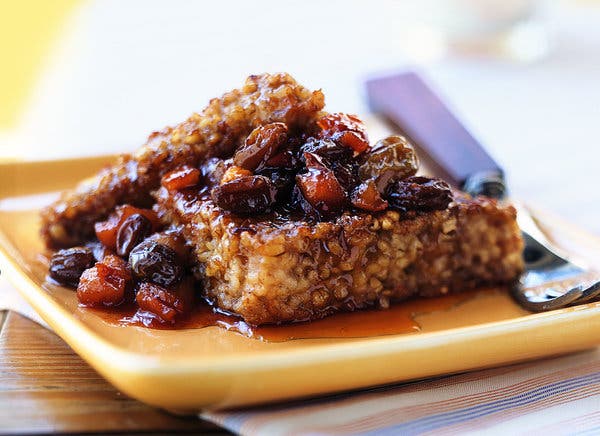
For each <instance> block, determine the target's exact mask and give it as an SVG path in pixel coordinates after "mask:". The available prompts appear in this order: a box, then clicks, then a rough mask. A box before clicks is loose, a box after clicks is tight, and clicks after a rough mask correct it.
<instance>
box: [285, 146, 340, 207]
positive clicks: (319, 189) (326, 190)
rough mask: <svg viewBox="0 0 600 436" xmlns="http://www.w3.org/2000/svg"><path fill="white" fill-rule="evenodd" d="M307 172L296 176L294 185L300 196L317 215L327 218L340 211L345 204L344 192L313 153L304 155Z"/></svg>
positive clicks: (333, 176) (329, 171) (330, 171)
mask: <svg viewBox="0 0 600 436" xmlns="http://www.w3.org/2000/svg"><path fill="white" fill-rule="evenodd" d="M304 157H305V159H306V167H307V168H308V172H307V173H304V174H298V175H297V176H296V183H297V184H298V187H299V188H300V191H301V192H302V195H303V196H304V198H305V199H306V201H308V202H309V203H310V204H311V206H312V207H313V208H315V209H316V210H317V211H318V212H319V213H321V214H323V215H325V216H328V215H332V214H335V213H337V212H339V211H340V210H342V209H343V208H344V206H345V205H346V203H347V198H346V192H345V191H344V189H343V188H342V186H341V185H340V182H339V181H338V180H337V178H336V177H335V174H334V173H333V171H332V170H330V169H329V168H327V167H326V166H325V165H323V162H322V161H321V160H320V158H319V157H318V156H317V155H316V154H313V153H308V152H307V153H304Z"/></svg>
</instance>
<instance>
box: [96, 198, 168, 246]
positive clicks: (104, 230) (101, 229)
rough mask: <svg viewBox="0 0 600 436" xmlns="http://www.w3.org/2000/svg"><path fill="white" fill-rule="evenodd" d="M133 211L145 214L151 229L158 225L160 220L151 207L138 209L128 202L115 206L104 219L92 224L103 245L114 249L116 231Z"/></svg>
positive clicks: (156, 227) (155, 228) (154, 229)
mask: <svg viewBox="0 0 600 436" xmlns="http://www.w3.org/2000/svg"><path fill="white" fill-rule="evenodd" d="M134 213H138V214H140V215H143V216H145V217H146V218H148V220H150V222H151V223H152V231H156V230H157V229H158V228H159V227H160V221H159V219H158V216H157V215H156V212H154V211H153V210H151V209H139V208H137V207H134V206H131V205H129V204H124V205H121V206H117V207H116V208H115V211H114V212H113V213H112V214H110V216H109V217H108V219H107V220H106V221H99V222H97V223H96V224H94V230H95V231H96V237H97V238H98V240H99V241H100V242H102V244H104V246H105V247H107V248H109V249H111V250H113V251H114V250H116V248H117V233H118V231H119V229H120V228H121V225H122V224H123V222H124V221H125V220H126V219H127V217H129V216H130V215H133V214H134Z"/></svg>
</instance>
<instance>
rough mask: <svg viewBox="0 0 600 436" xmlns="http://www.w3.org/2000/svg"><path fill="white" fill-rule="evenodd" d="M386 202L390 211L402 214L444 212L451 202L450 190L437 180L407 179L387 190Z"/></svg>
mask: <svg viewBox="0 0 600 436" xmlns="http://www.w3.org/2000/svg"><path fill="white" fill-rule="evenodd" d="M387 201H388V203H389V205H390V208H391V209H396V210H399V211H402V212H407V211H409V210H415V211H431V210H444V209H446V208H447V207H448V205H449V204H450V202H452V190H451V189H450V186H448V184H447V183H446V182H444V181H442V180H439V179H430V178H428V177H409V178H408V179H405V180H398V181H397V182H395V183H393V184H392V185H391V186H390V187H389V188H388V194H387Z"/></svg>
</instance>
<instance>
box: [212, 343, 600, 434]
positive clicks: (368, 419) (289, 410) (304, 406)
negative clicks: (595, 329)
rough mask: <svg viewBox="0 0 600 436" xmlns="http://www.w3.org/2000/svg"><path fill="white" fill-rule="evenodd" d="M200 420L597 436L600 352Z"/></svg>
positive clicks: (324, 430)
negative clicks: (587, 435)
mask: <svg viewBox="0 0 600 436" xmlns="http://www.w3.org/2000/svg"><path fill="white" fill-rule="evenodd" d="M201 417H202V418H204V419H207V420H210V421H212V422H214V423H216V424H218V425H220V426H222V427H225V428H227V429H229V430H231V431H233V432H235V433H240V434H243V435H265V434H268V435H329V434H381V435H387V434H390V435H397V434H401V435H404V434H407V435H411V434H465V433H466V434H468V433H475V434H482V433H485V434H486V435H487V434H491V435H493V434H498V435H512V434H544V435H553V434H600V350H599V349H595V350H591V351H586V352H582V353H577V354H572V355H568V356H563V357H557V358H552V359H544V360H538V361H535V362H528V363H522V364H516V365H511V366H505V367H501V368H494V369H488V370H482V371H476V372H470V373H464V374H459V375H454V376H447V377H442V378H437V379H429V380H424V381H417V382H413V383H406V384H401V385H395V386H388V387H382V388H377V389H371V390H367V391H361V392H358V393H356V392H355V393H349V394H343V395H336V396H332V397H327V398H322V399H315V400H309V401H302V402H294V403H288V404H285V405H275V406H264V407H260V408H254V409H245V410H243V411H227V412H206V413H203V414H202V415H201Z"/></svg>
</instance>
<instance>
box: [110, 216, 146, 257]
mask: <svg viewBox="0 0 600 436" xmlns="http://www.w3.org/2000/svg"><path fill="white" fill-rule="evenodd" d="M151 232H152V223H151V222H150V220H149V219H148V218H146V217H145V216H144V215H140V214H139V213H134V214H133V215H129V216H128V217H127V219H125V221H124V222H123V224H121V227H119V231H118V232H117V254H118V255H119V256H129V253H130V252H131V250H133V247H135V246H136V245H138V244H139V243H140V242H142V241H143V240H144V239H145V238H146V236H148V235H149V234H150V233H151Z"/></svg>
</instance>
